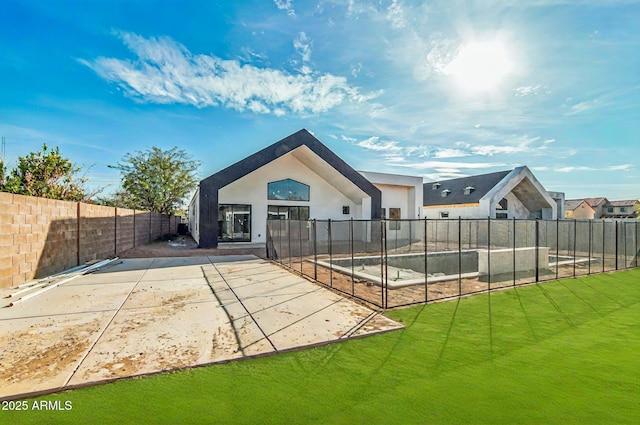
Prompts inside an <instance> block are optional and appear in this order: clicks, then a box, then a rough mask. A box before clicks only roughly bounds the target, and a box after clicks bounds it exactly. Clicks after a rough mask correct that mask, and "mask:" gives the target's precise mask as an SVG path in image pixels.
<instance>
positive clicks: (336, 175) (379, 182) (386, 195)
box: [188, 129, 423, 248]
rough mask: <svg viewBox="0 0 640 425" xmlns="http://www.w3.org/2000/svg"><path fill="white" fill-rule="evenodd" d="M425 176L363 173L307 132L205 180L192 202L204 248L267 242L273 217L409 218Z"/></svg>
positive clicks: (192, 225)
mask: <svg viewBox="0 0 640 425" xmlns="http://www.w3.org/2000/svg"><path fill="white" fill-rule="evenodd" d="M422 182H423V179H422V177H411V176H400V175H393V174H383V173H374V172H358V171H356V170H354V169H353V168H351V166H349V165H348V164H347V163H346V162H344V161H343V160H342V159H341V158H340V157H338V156H337V155H336V154H335V153H333V152H332V151H331V150H330V149H329V148H327V147H326V146H325V145H323V144H322V143H321V142H320V141H319V140H318V139H316V138H315V137H314V136H313V135H311V133H309V132H308V131H307V130H304V129H303V130H300V131H298V132H296V133H294V134H292V135H290V136H288V137H285V138H284V139H282V140H280V141H278V142H276V143H274V144H272V145H271V146H268V147H266V148H264V149H262V150H261V151H259V152H256V153H254V154H253V155H250V156H248V157H247V158H244V159H242V160H240V161H238V162H237V163H235V164H233V165H231V166H229V167H227V168H225V169H223V170H221V171H219V172H217V173H215V174H213V175H211V176H209V177H207V178H205V179H203V180H202V181H201V182H200V185H199V187H198V190H197V191H196V193H195V195H194V197H193V199H192V200H191V203H190V205H189V210H188V214H189V229H190V232H191V234H192V236H193V237H194V239H195V240H196V241H197V242H198V244H199V246H200V247H203V248H208V247H217V246H218V244H219V243H232V242H252V243H266V239H267V237H266V223H267V219H301V220H306V219H313V218H317V219H332V220H346V219H351V218H353V219H366V220H371V219H380V218H382V217H384V218H387V219H410V218H420V217H421V213H422V194H423V191H422Z"/></svg>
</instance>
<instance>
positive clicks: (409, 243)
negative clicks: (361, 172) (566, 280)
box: [267, 219, 640, 308]
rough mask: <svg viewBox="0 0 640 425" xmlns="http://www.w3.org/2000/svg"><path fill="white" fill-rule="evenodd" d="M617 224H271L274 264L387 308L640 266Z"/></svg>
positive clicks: (627, 233) (629, 228) (634, 246)
mask: <svg viewBox="0 0 640 425" xmlns="http://www.w3.org/2000/svg"><path fill="white" fill-rule="evenodd" d="M639 239H640V226H638V220H635V221H611V220H515V219H513V220H499V219H449V220H427V219H423V220H268V221H267V256H268V258H270V259H271V260H273V261H276V262H278V263H280V264H281V265H282V266H284V267H287V268H289V269H291V270H293V271H296V272H298V273H300V274H303V275H305V276H307V277H309V278H312V279H314V280H315V281H317V282H319V283H321V284H323V285H326V286H328V287H331V288H333V289H334V290H337V291H340V292H343V293H345V294H348V295H350V296H352V297H355V298H358V299H361V300H363V301H366V302H368V303H371V304H373V305H375V306H377V307H380V308H391V307H399V306H405V305H411V304H418V303H425V302H430V301H435V300H440V299H447V298H453V297H459V296H462V295H467V294H473V293H479V292H484V291H490V290H493V289H497V288H504V287H507V286H516V285H523V284H528V283H535V282H541V281H545V280H555V279H559V278H563V277H576V276H582V275H588V274H593V273H602V272H607V271H612V270H620V269H626V268H633V267H638V254H639V251H640V244H639V243H638V240H639Z"/></svg>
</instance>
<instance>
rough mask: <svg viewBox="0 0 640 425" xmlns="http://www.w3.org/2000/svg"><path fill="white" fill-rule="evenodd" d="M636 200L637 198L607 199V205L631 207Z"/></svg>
mask: <svg viewBox="0 0 640 425" xmlns="http://www.w3.org/2000/svg"><path fill="white" fill-rule="evenodd" d="M638 202H640V201H638V200H637V199H627V200H624V201H609V203H608V204H607V205H609V206H612V207H633V206H635V205H636V204H637V203H638Z"/></svg>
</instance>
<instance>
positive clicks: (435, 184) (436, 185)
mask: <svg viewBox="0 0 640 425" xmlns="http://www.w3.org/2000/svg"><path fill="white" fill-rule="evenodd" d="M440 186H442V184H441V183H434V184H433V186H431V190H438V188H439V187H440Z"/></svg>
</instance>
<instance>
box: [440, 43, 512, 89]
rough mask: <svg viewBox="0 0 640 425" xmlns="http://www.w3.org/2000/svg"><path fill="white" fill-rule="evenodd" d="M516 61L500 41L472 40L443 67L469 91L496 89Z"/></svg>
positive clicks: (461, 86)
mask: <svg viewBox="0 0 640 425" xmlns="http://www.w3.org/2000/svg"><path fill="white" fill-rule="evenodd" d="M512 69H513V63H512V62H511V60H510V59H509V55H508V53H507V50H506V48H505V47H504V45H503V44H502V43H500V42H497V41H493V42H471V43H468V44H465V45H463V46H462V48H461V49H460V52H459V53H458V56H456V58H455V59H454V60H452V61H451V62H450V63H449V65H447V67H446V68H445V69H444V71H445V74H446V75H450V76H451V77H453V78H454V79H455V81H456V83H457V84H458V86H459V87H460V88H461V89H463V90H465V91H469V92H479V91H494V90H496V89H497V87H498V85H499V84H500V82H501V81H502V80H503V79H504V78H505V77H506V76H507V75H508V74H509V73H510V72H511V70H512Z"/></svg>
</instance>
